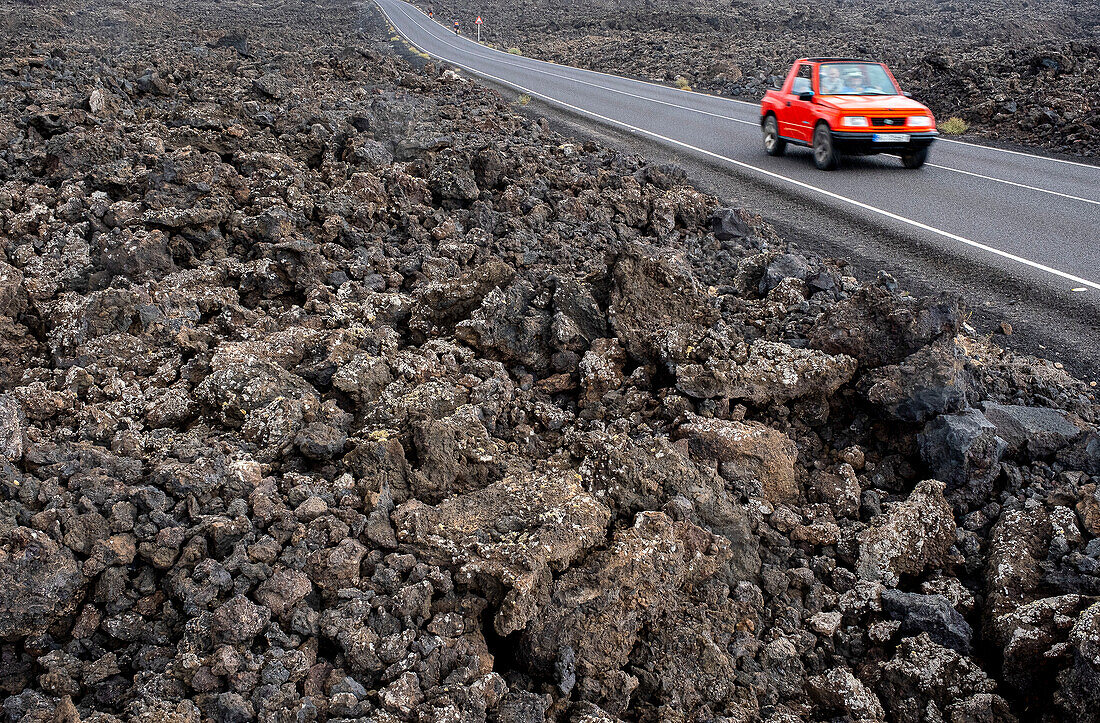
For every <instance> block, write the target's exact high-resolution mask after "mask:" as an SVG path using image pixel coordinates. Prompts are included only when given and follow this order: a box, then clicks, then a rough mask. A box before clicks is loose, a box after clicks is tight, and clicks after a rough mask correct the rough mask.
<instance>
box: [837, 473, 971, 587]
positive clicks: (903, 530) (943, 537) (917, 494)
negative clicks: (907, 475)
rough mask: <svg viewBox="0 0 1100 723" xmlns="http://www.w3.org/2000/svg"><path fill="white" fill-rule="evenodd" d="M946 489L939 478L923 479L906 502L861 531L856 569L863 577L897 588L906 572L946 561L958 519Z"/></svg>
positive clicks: (915, 571)
mask: <svg viewBox="0 0 1100 723" xmlns="http://www.w3.org/2000/svg"><path fill="white" fill-rule="evenodd" d="M944 488H945V485H944V484H943V483H942V482H939V481H937V480H925V481H923V482H920V483H919V484H918V485H917V486H916V488H915V489H914V490H913V492H912V493H911V494H910V495H909V497H908V498H907V499H906V500H905V501H904V502H899V503H896V504H895V505H894V506H893V507H892V508H891V509H890V511H889V512H888V513H887V514H886V515H884V516H882V517H878V518H876V519H875V520H874V522H873V523H872V525H871V526H870V527H868V528H867V529H866V530H864V531H863V532H862V533H860V535H859V561H858V562H857V564H856V571H857V573H858V574H859V576H860V577H861V578H864V579H866V580H875V581H879V582H882V583H884V584H885V585H888V586H890V587H896V586H897V585H898V583H899V582H900V581H901V576H902V575H919V574H920V573H921V571H923V570H924V569H925V567H927V566H930V565H931V566H934V567H938V566H940V565H942V564H943V561H944V555H945V554H946V553H947V550H948V548H949V547H951V545H952V543H953V542H954V541H955V518H954V516H953V515H952V514H951V506H950V505H948V504H947V502H946V501H945V500H944V498H943V491H944Z"/></svg>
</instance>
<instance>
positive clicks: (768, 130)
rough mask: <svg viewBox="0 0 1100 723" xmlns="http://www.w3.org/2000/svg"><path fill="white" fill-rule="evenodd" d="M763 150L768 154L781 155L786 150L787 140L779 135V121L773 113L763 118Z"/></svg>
mask: <svg viewBox="0 0 1100 723" xmlns="http://www.w3.org/2000/svg"><path fill="white" fill-rule="evenodd" d="M764 150H765V151H767V153H768V155H769V156H781V155H783V151H785V150H787V141H785V140H783V139H782V138H780V137H779V122H778V121H777V120H776V119H775V116H774V115H769V116H768V117H767V118H765V119H764Z"/></svg>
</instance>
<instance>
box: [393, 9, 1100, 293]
mask: <svg viewBox="0 0 1100 723" xmlns="http://www.w3.org/2000/svg"><path fill="white" fill-rule="evenodd" d="M379 7H381V6H379ZM382 12H383V14H385V15H386V17H387V19H389V14H388V13H386V11H385V9H384V8H383V9H382ZM390 22H391V24H392V23H393V21H392V20H390ZM394 27H396V25H395V26H394ZM398 32H401V30H400V28H398ZM402 35H404V33H402ZM409 42H412V40H409ZM432 55H435V57H437V58H439V59H440V60H443V61H444V62H447V63H451V64H452V65H457V66H458V67H460V68H464V69H465V70H468V71H470V72H471V73H474V74H475V75H480V76H482V77H485V78H489V79H490V80H495V81H497V82H498V83H503V84H504V85H508V86H511V87H513V88H516V89H517V90H521V91H523V92H524V93H527V94H528V95H531V96H533V97H536V98H542V99H543V100H546V101H549V102H551V103H556V104H558V105H560V106H562V107H565V108H568V109H570V110H572V111H575V112H577V113H580V114H582V115H587V116H591V117H592V118H596V119H598V120H601V121H604V122H605V123H611V124H613V125H617V126H620V127H622V128H626V129H627V130H630V131H634V132H635V133H641V134H643V135H646V136H650V137H652V138H656V139H658V140H660V141H664V142H665V143H670V144H672V145H676V146H680V147H681V148H687V149H688V150H691V151H694V152H696V153H699V154H702V155H704V156H709V157H711V158H716V159H718V160H720V161H724V162H726V163H728V164H730V165H732V166H737V167H739V168H745V169H748V170H750V171H755V172H756V173H760V174H763V175H765V176H768V177H769V178H774V179H778V180H780V181H783V182H785V183H789V184H792V185H794V186H798V187H799V188H804V189H806V190H808V191H814V192H815V193H818V194H821V195H822V196H825V197H827V198H831V199H834V200H836V201H840V202H842V203H846V204H849V205H851V206H855V207H856V208H861V209H863V210H865V211H870V212H872V213H877V214H879V215H880V216H883V217H885V218H889V219H892V220H894V221H899V222H901V223H905V224H908V225H910V226H913V227H914V228H919V229H921V230H923V231H928V232H930V233H934V234H936V235H938V236H942V237H944V238H946V239H950V240H952V241H957V242H959V243H962V244H965V245H967V246H970V247H972V248H976V249H981V250H982V251H988V252H989V253H992V254H996V255H997V256H1000V257H1002V258H1005V259H1008V260H1010V261H1015V262H1016V263H1019V264H1023V265H1024V266H1028V267H1030V268H1033V269H1038V270H1039V271H1045V272H1046V273H1049V274H1053V275H1054V276H1058V277H1060V278H1062V279H1066V280H1067V281H1073V282H1075V283H1078V284H1083V285H1085V286H1088V287H1090V288H1093V289H1096V290H1100V283H1097V282H1095V281H1089V280H1088V279H1083V278H1081V277H1080V276H1074V275H1073V274H1069V273H1066V272H1065V271H1060V270H1058V269H1056V268H1053V267H1051V266H1047V265H1045V264H1041V263H1039V262H1038V261H1032V260H1031V259H1027V258H1024V257H1023V256H1017V255H1016V254H1013V253H1009V252H1008V251H1002V250H1001V249H998V248H994V247H993V246H988V245H986V244H983V243H980V242H978V241H972V240H970V239H968V238H964V237H962V236H959V235H958V234H953V233H951V232H950V231H944V230H942V229H938V228H936V227H934V226H929V225H928V224H926V223H922V222H920V221H916V220H914V219H911V218H906V217H905V216H901V215H899V214H896V213H894V212H892V211H887V210H885V209H882V208H878V207H876V206H872V205H870V204H867V203H864V202H862V201H857V200H855V199H854V198H848V197H847V196H841V195H840V194H839V193H834V192H832V191H829V190H826V189H824V188H820V187H818V186H814V185H812V184H809V183H806V182H804V181H799V180H797V179H794V178H789V177H787V176H783V175H781V174H778V173H775V172H774V171H769V170H766V169H764V168H760V167H758V166H753V165H751V164H748V163H745V162H744V161H738V160H736V159H734V158H729V157H727V156H723V155H720V154H718V153H714V152H713V151H708V150H706V149H705V148H699V147H698V146H693V145H691V144H690V143H684V142H683V141H678V140H676V139H675V138H669V137H668V136H663V135H661V134H659V133H654V132H653V131H648V130H646V129H644V128H639V127H638V126H634V125H630V124H629V123H624V122H622V121H619V120H615V119H614V118H609V117H607V116H605V115H601V114H599V113H596V112H593V111H590V110H587V109H585V108H581V107H579V106H575V105H573V104H572V103H567V102H565V101H563V100H559V99H557V98H553V97H551V96H548V95H546V94H544V93H540V92H538V91H537V90H533V89H531V88H526V87H524V86H522V85H520V84H518V83H515V82H512V81H509V80H506V79H504V78H501V77H499V76H495V75H492V74H490V73H486V72H484V71H481V70H478V69H477V68H473V67H470V66H468V65H466V64H464V63H459V62H457V61H454V60H450V59H448V58H445V57H443V56H442V55H439V54H436V53H432Z"/></svg>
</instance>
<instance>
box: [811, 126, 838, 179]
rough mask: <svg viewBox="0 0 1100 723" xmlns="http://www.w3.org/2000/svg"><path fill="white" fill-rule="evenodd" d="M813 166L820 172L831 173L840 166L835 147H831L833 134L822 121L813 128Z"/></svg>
mask: <svg viewBox="0 0 1100 723" xmlns="http://www.w3.org/2000/svg"><path fill="white" fill-rule="evenodd" d="M813 149H814V165H815V166H817V167H818V168H819V169H821V170H822V171H833V170H836V167H837V166H838V165H840V161H839V159H838V158H837V154H836V146H834V145H833V132H832V131H831V130H829V124H828V123H825V122H824V121H822V122H821V123H818V124H817V126H816V127H815V128H814V146H813Z"/></svg>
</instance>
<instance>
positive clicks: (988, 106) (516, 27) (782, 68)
mask: <svg viewBox="0 0 1100 723" xmlns="http://www.w3.org/2000/svg"><path fill="white" fill-rule="evenodd" d="M416 2H417V4H418V5H419V6H420V7H421V8H424V9H426V8H428V7H429V6H431V7H433V8H434V9H435V12H436V15H437V17H439V18H440V19H441V20H443V21H444V22H445V23H446V24H448V25H449V24H450V22H451V20H453V19H454V18H458V19H459V21H460V22H461V23H462V26H463V29H464V31H465V32H467V33H468V34H472V33H473V20H474V17H475V16H476V15H478V14H480V15H481V16H482V17H483V19H484V20H485V22H486V25H485V26H484V27H483V30H482V35H483V38H484V39H485V40H486V41H487V42H491V43H493V44H495V45H496V46H497V47H500V48H515V49H517V50H518V51H519V52H521V53H523V54H524V55H530V56H532V57H535V58H542V59H544V60H553V61H554V62H557V63H566V64H569V65H576V66H580V67H584V68H591V69H593V70H602V71H607V72H611V73H617V74H621V75H630V76H635V77H639V78H644V79H648V80H654V81H657V82H661V83H668V84H673V83H676V82H677V81H678V79H681V80H679V82H680V83H686V84H688V85H690V87H691V88H693V89H694V90H699V91H706V92H709V93H716V94H721V95H728V96H732V97H736V98H741V99H744V100H750V101H757V100H759V99H760V98H761V97H762V96H763V95H764V91H765V90H767V89H768V87H769V86H770V85H771V84H772V83H773V82H775V80H776V79H777V78H778V79H780V80H781V79H782V78H783V77H784V76H785V75H786V73H787V70H788V69H789V68H790V67H791V61H793V60H794V59H795V58H799V57H806V56H811V57H812V56H836V55H841V56H856V57H869V58H873V59H876V60H882V61H885V62H886V63H887V64H889V65H890V67H891V68H892V69H893V71H894V74H895V75H896V76H897V78H898V80H899V82H900V83H901V84H902V86H903V88H905V89H906V90H909V91H912V92H913V93H914V95H915V96H916V97H917V98H918V99H919V100H921V101H923V102H925V103H927V104H928V105H929V106H930V107H931V108H932V110H933V112H934V113H935V114H936V116H937V118H938V119H939V120H940V121H941V123H942V121H944V120H947V119H948V118H950V117H952V116H957V117H959V118H962V119H963V120H965V121H967V122H968V123H969V124H970V126H971V134H972V135H975V136H981V137H984V138H986V139H990V140H996V141H1001V142H1008V143H1011V144H1024V145H1028V146H1034V147H1038V148H1045V149H1049V150H1053V151H1060V152H1063V153H1067V154H1074V155H1079V156H1085V157H1090V158H1100V0H1081V1H1077V0H974V1H973V2H957V1H955V0H935V1H928V0H886V1H883V0H820V1H819V2H813V3H806V2H800V1H799V0H661V1H656V2H644V3H638V2H625V1H623V0H595V2H584V3H578V2H573V0H416Z"/></svg>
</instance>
